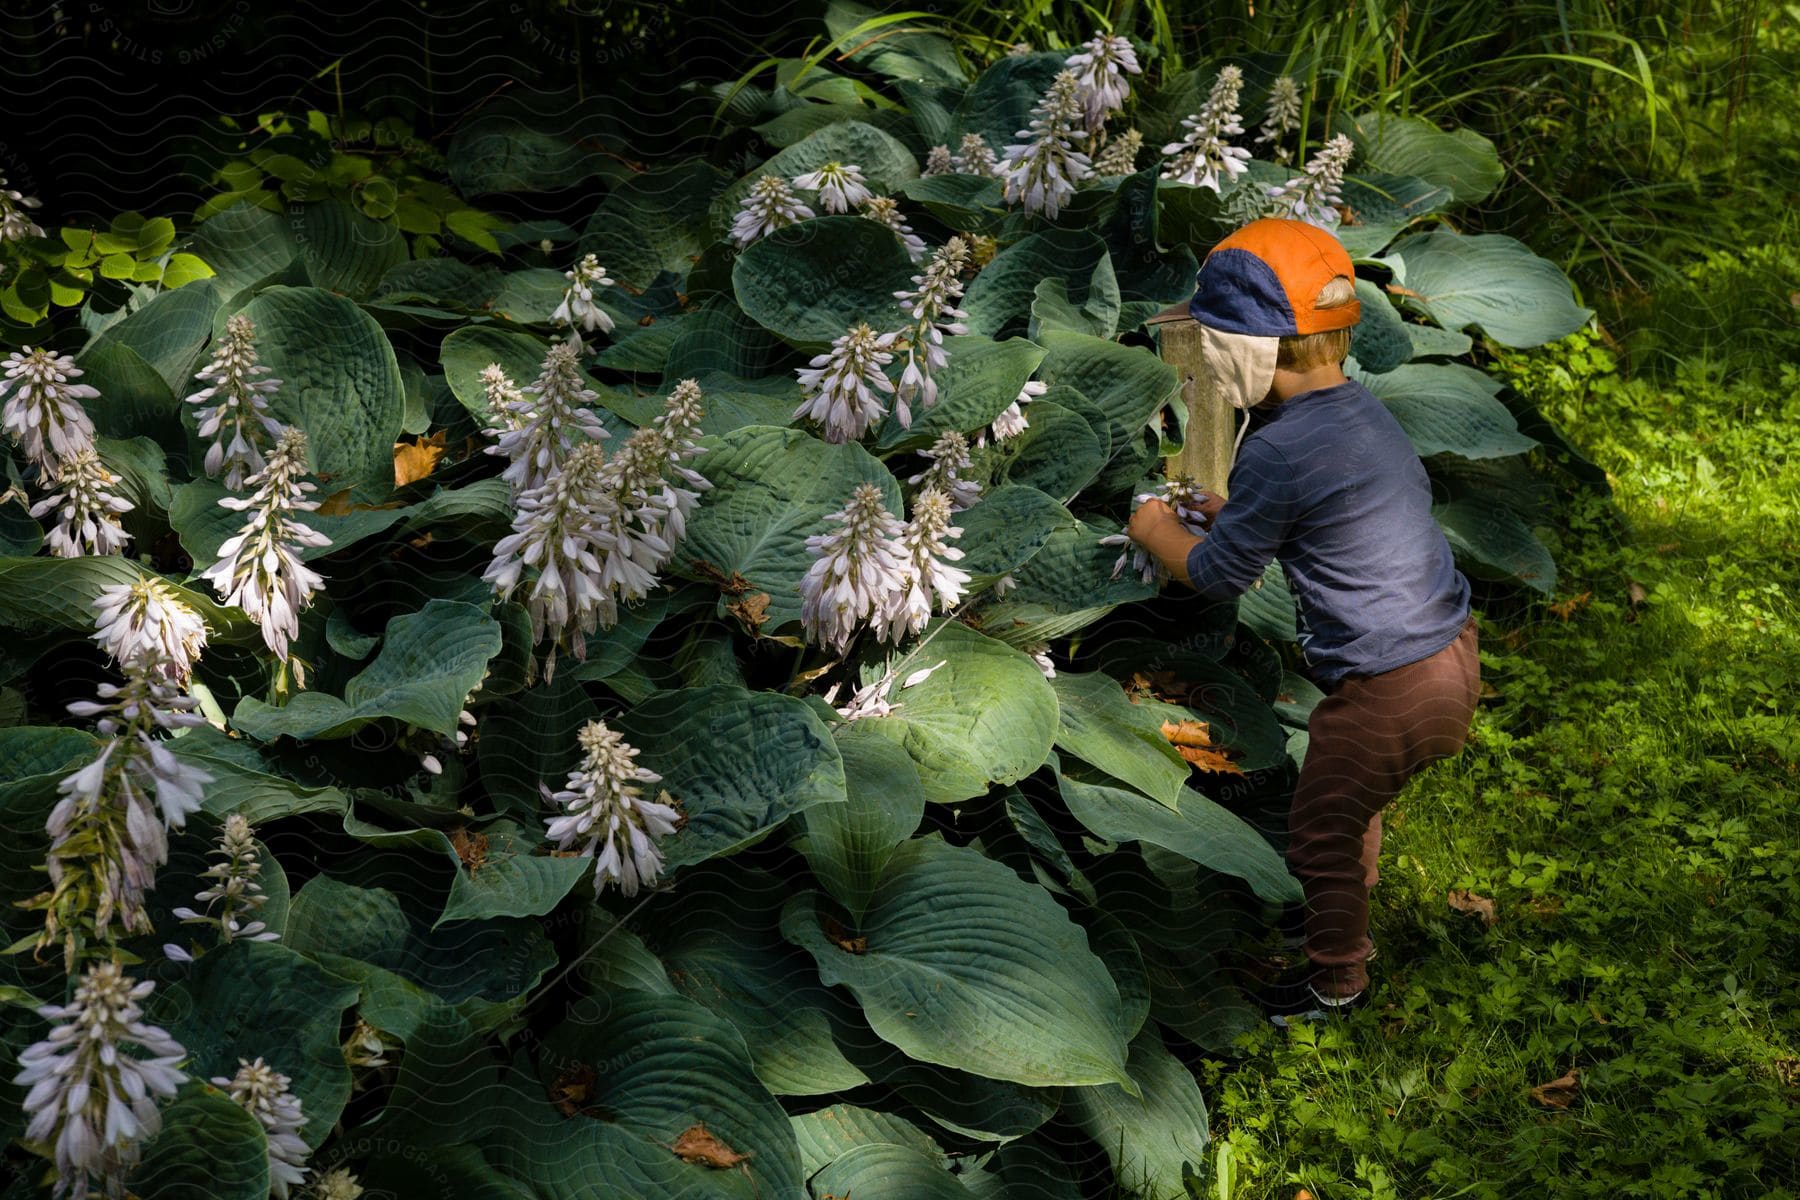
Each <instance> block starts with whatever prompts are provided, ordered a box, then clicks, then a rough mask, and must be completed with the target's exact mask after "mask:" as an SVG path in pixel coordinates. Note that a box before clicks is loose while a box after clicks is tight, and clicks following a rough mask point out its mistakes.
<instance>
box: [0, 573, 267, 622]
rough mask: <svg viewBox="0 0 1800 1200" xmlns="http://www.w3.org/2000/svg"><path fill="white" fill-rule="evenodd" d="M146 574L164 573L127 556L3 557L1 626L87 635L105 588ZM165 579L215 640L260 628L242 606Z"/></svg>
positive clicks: (150, 575)
mask: <svg viewBox="0 0 1800 1200" xmlns="http://www.w3.org/2000/svg"><path fill="white" fill-rule="evenodd" d="M140 579H162V577H161V576H158V575H156V574H154V573H153V572H151V571H148V570H146V569H145V568H143V567H142V566H139V565H138V564H137V563H136V562H135V561H133V560H132V559H128V558H125V557H124V556H122V555H99V556H95V555H89V556H88V557H85V558H47V557H33V558H13V557H9V558H0V625H5V626H8V627H10V628H13V629H21V630H25V631H27V632H30V633H51V632H59V633H60V632H75V633H79V634H81V635H83V636H86V635H88V634H90V633H92V632H93V630H94V601H95V600H96V599H97V598H98V597H99V595H100V591H101V589H102V588H106V587H109V586H111V585H113V584H117V583H136V582H137V581H138V580H140ZM162 582H163V583H164V584H165V585H166V586H168V587H170V588H172V589H173V590H174V592H175V594H176V595H177V596H178V597H180V599H181V601H182V603H184V604H186V605H187V606H188V607H190V608H192V609H194V610H195V611H196V612H198V613H199V614H200V615H201V616H202V617H203V618H205V620H206V627H207V629H208V630H209V631H210V634H211V636H212V637H213V638H214V639H215V640H226V641H231V640H239V639H242V638H244V637H245V636H247V635H250V634H251V633H253V631H254V630H255V626H253V625H251V624H250V622H249V621H248V620H246V619H245V618H244V615H243V614H242V613H241V612H239V611H238V610H237V609H235V608H220V607H219V605H218V603H217V602H216V601H215V600H214V599H213V597H212V595H211V594H210V593H208V592H202V591H197V590H195V589H192V588H186V587H182V586H180V585H179V584H175V583H171V582H170V581H169V580H167V579H162Z"/></svg>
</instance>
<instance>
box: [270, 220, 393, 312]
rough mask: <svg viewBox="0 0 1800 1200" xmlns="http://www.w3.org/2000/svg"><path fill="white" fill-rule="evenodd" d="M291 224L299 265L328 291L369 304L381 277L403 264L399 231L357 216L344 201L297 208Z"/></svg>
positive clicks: (386, 224) (384, 223) (389, 225)
mask: <svg viewBox="0 0 1800 1200" xmlns="http://www.w3.org/2000/svg"><path fill="white" fill-rule="evenodd" d="M299 209H300V211H299V214H298V216H297V217H296V218H290V219H292V220H293V222H294V226H295V235H296V238H297V240H298V242H299V251H300V261H301V262H303V263H305V264H306V273H307V274H308V275H309V276H311V277H312V281H313V282H314V283H316V284H318V285H319V286H320V287H322V288H324V289H325V290H327V291H332V292H337V293H339V294H340V295H344V296H349V297H350V298H351V299H353V300H363V299H367V298H368V297H369V296H371V295H372V294H374V291H375V289H376V287H377V286H378V285H379V284H380V283H381V277H382V276H383V275H385V274H387V272H388V271H389V270H391V269H392V268H394V267H396V266H399V265H400V264H401V263H403V262H405V261H406V259H407V253H406V235H404V234H403V233H401V232H400V229H399V227H398V226H395V225H391V224H389V223H388V222H386V221H377V220H375V219H373V218H371V217H366V216H364V215H363V214H362V213H360V212H358V211H357V210H356V209H355V208H354V207H353V206H352V205H351V204H350V203H349V202H348V201H346V200H338V199H335V198H334V199H330V200H319V201H315V202H314V203H311V204H303V205H300V206H299Z"/></svg>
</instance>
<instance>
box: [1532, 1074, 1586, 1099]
mask: <svg viewBox="0 0 1800 1200" xmlns="http://www.w3.org/2000/svg"><path fill="white" fill-rule="evenodd" d="M1580 1094H1581V1071H1580V1069H1579V1068H1575V1067H1571V1068H1569V1073H1568V1074H1567V1075H1564V1076H1563V1077H1562V1078H1561V1079H1552V1080H1551V1081H1550V1082H1549V1083H1540V1084H1538V1085H1537V1086H1536V1087H1534V1088H1532V1089H1531V1098H1532V1100H1533V1101H1535V1102H1536V1103H1538V1104H1542V1105H1543V1106H1544V1107H1545V1108H1567V1107H1569V1105H1571V1104H1573V1103H1575V1097H1577V1096H1579V1095H1580Z"/></svg>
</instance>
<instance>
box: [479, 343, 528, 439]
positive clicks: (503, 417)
mask: <svg viewBox="0 0 1800 1200" xmlns="http://www.w3.org/2000/svg"><path fill="white" fill-rule="evenodd" d="M481 391H482V395H483V397H484V398H485V400H486V401H487V410H488V412H489V414H490V415H491V421H490V424H489V426H488V429H487V434H488V436H489V437H495V438H498V437H501V436H504V435H505V434H506V433H508V432H509V431H511V430H514V429H518V428H519V427H520V426H522V425H524V424H525V422H526V421H528V420H530V418H531V401H529V400H527V399H526V398H525V393H524V392H521V391H520V390H519V385H518V384H516V383H514V382H513V378H512V376H510V375H508V374H507V373H506V368H504V367H502V366H501V365H500V364H499V363H497V362H492V363H489V364H488V365H487V366H485V367H483V368H481ZM487 452H488V453H489V454H499V453H501V450H500V449H499V447H497V446H489V447H488V448H487Z"/></svg>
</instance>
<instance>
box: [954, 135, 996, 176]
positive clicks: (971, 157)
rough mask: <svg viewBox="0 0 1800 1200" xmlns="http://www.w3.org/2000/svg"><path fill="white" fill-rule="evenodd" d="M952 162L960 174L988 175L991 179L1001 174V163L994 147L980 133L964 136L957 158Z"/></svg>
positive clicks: (957, 151)
mask: <svg viewBox="0 0 1800 1200" xmlns="http://www.w3.org/2000/svg"><path fill="white" fill-rule="evenodd" d="M952 161H953V162H954V163H955V166H956V170H957V172H958V173H959V174H963V175H986V176H988V177H989V178H995V177H998V176H999V174H1000V163H999V160H997V159H996V158H995V157H994V150H993V147H991V146H989V145H988V144H987V139H986V138H984V137H982V136H981V135H980V134H979V133H965V134H963V135H962V141H960V142H958V143H957V146H956V157H955V159H954V160H952Z"/></svg>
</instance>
